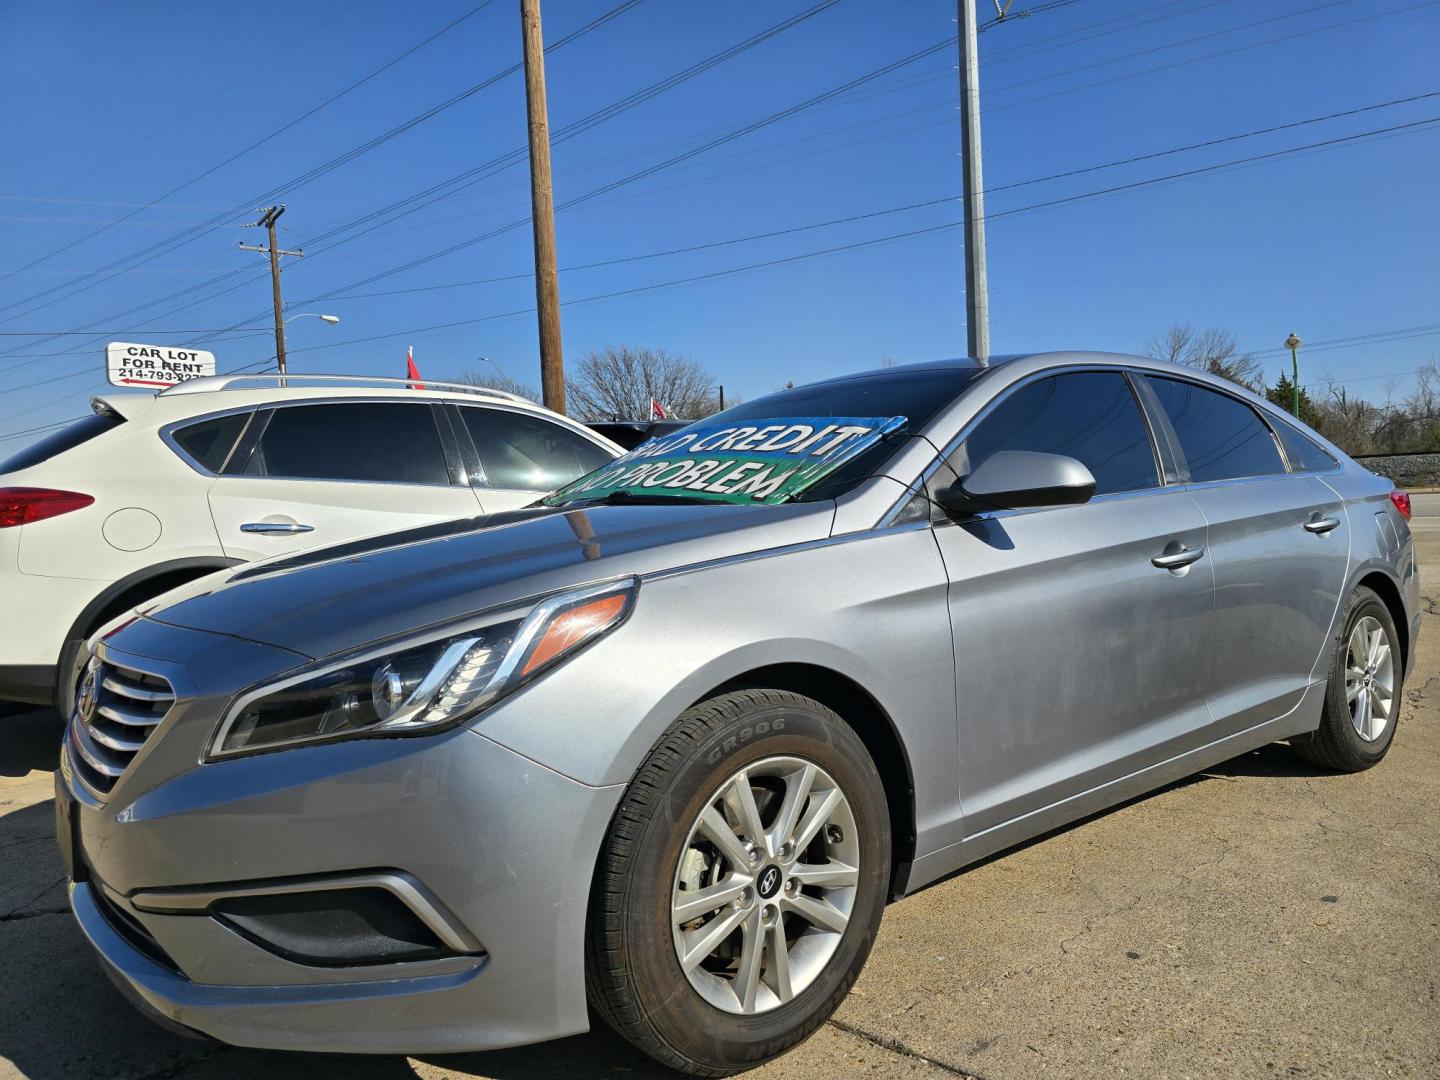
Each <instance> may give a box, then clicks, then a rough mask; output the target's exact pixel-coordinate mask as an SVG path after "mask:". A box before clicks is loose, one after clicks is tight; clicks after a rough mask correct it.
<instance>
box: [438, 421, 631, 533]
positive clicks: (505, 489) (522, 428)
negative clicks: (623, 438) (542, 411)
mask: <svg viewBox="0 0 1440 1080" xmlns="http://www.w3.org/2000/svg"><path fill="white" fill-rule="evenodd" d="M453 408H454V409H455V411H456V413H457V414H458V416H459V418H460V426H461V428H462V429H463V430H462V435H468V437H469V439H470V443H471V446H472V447H473V449H474V453H475V455H476V461H475V462H474V463H473V464H472V466H471V467H470V468H469V469H468V472H469V473H470V479H471V483H472V484H473V485H474V486H475V491H476V494H477V496H478V497H479V499H480V503H481V505H482V506H483V507H484V509H485V512H486V513H487V514H493V513H496V512H497V511H500V510H514V509H517V508H519V507H521V506H528V505H529V504H530V503H532V502H534V501H535V500H536V499H538V498H540V497H541V496H544V495H548V494H550V492H552V491H554V490H555V489H556V488H558V487H563V486H564V485H565V484H568V483H570V481H571V480H576V479H578V478H580V477H582V476H584V475H585V474H586V473H588V472H593V471H594V470H595V469H598V468H599V467H600V466H601V465H604V464H605V463H606V462H608V461H611V460H612V459H613V458H614V452H613V451H612V450H609V449H607V448H606V447H605V446H603V445H602V444H601V443H599V442H596V441H595V440H593V439H590V438H588V437H586V436H585V435H582V434H581V433H580V432H578V431H574V430H572V429H570V428H568V427H566V426H565V425H563V424H557V423H555V422H554V421H553V420H550V419H547V418H546V417H544V416H537V415H535V414H534V413H528V412H521V411H519V410H514V409H502V408H496V407H493V406H488V405H463V404H456V405H454V406H453Z"/></svg>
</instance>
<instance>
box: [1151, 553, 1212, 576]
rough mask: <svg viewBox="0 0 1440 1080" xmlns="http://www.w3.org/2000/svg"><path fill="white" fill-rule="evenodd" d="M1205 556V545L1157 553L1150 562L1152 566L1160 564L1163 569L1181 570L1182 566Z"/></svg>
mask: <svg viewBox="0 0 1440 1080" xmlns="http://www.w3.org/2000/svg"><path fill="white" fill-rule="evenodd" d="M1204 556H1205V549H1204V548H1203V547H1193V548H1181V549H1180V550H1179V551H1171V552H1167V553H1166V554H1164V555H1156V556H1155V557H1154V558H1153V559H1151V560H1150V563H1151V565H1152V566H1158V567H1159V568H1160V569H1161V570H1179V569H1180V568H1181V567H1182V566H1189V565H1190V564H1191V563H1193V562H1195V561H1197V560H1198V559H1202V558H1204Z"/></svg>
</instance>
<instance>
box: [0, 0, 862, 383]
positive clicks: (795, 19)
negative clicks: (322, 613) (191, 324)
mask: <svg viewBox="0 0 1440 1080" xmlns="http://www.w3.org/2000/svg"><path fill="white" fill-rule="evenodd" d="M638 2H639V0H631V5H624V4H622V5H621V6H620V7H619V8H615V9H612V11H611V12H609V13H607V16H602V17H601V19H597V20H594V21H593V22H592V23H590V24H587V26H585V27H581V28H580V30H578V31H575V32H572V33H571V34H569V35H567V36H566V37H564V38H561V39H560V40H558V41H556V42H555V43H553V44H552V45H551V46H550V47H549V48H547V49H546V52H547V53H549V52H551V51H553V50H554V49H556V48H559V47H560V46H561V45H564V44H565V43H566V42H568V41H573V40H575V39H576V38H577V37H579V36H581V35H582V34H583V33H588V32H589V31H590V30H591V29H594V28H595V27H597V26H598V25H601V24H602V21H606V20H607V17H608V18H613V17H614V16H615V15H617V14H619V13H620V12H621V11H622V10H623V9H625V8H626V7H627V6H633V4H634V3H638ZM837 2H838V0H821V2H820V3H817V4H814V5H813V6H811V7H810V8H807V9H805V10H804V11H801V12H800V13H798V14H797V15H794V16H791V17H790V18H787V19H784V20H782V21H780V22H779V23H776V24H775V25H773V26H771V27H768V28H767V29H765V30H762V31H761V32H760V33H758V34H755V35H752V36H751V37H749V38H747V39H745V40H743V41H741V42H739V43H737V44H736V45H733V46H731V47H729V48H728V49H724V50H721V51H720V52H718V53H716V54H714V55H712V56H710V57H707V58H706V59H704V60H701V61H699V62H697V63H695V64H691V65H690V66H689V67H687V68H684V69H682V70H681V71H678V72H676V73H674V74H672V75H670V76H668V77H667V78H665V79H662V80H659V81H658V82H656V83H652V84H651V85H649V86H647V87H645V88H643V89H641V90H639V91H636V92H634V93H632V94H630V95H628V96H626V97H624V98H621V99H620V100H619V101H617V102H613V103H611V104H610V105H608V106H606V107H604V108H602V109H599V110H597V111H596V112H593V113H590V114H588V115H587V116H585V117H582V118H580V119H579V120H577V121H574V122H572V123H571V124H568V125H565V126H564V127H563V128H561V129H560V130H559V131H558V132H556V135H555V140H554V141H563V140H564V139H568V138H571V137H573V136H575V135H578V134H581V133H583V132H584V131H588V130H590V129H591V128H593V127H595V126H596V125H597V124H599V123H602V122H604V121H605V120H609V119H612V118H613V117H615V116H618V115H620V113H622V112H625V111H628V110H629V109H632V108H635V107H637V106H639V105H641V104H644V103H645V102H647V101H649V100H651V99H653V98H654V97H656V96H658V95H659V94H661V93H663V92H665V91H667V90H669V89H672V88H673V87H675V86H678V85H680V84H681V83H683V82H686V81H688V80H690V79H693V78H695V77H697V76H699V75H700V74H703V73H704V72H706V71H708V70H710V69H711V68H713V67H715V66H716V65H718V64H720V63H723V62H725V61H727V60H730V59H732V58H734V57H735V56H738V55H740V54H742V53H744V52H747V51H749V50H750V49H753V48H755V47H757V46H758V45H760V44H762V43H764V42H766V41H768V40H770V39H771V38H773V37H775V36H776V35H777V34H779V33H782V32H784V31H785V30H788V29H790V28H792V27H794V26H797V25H799V24H800V23H802V22H804V21H806V20H808V19H810V18H812V17H814V16H815V15H818V14H820V13H821V12H823V11H825V10H828V9H829V8H830V7H832V6H834V5H835V4H836V3H837ZM516 67H517V68H518V65H516ZM502 74H503V73H502ZM525 153H526V151H525V148H524V147H519V148H517V149H515V150H511V151H508V152H507V153H505V154H502V155H500V157H498V158H495V159H493V160H492V161H491V162H487V163H486V164H484V165H481V166H479V167H477V168H475V169H471V170H467V171H466V172H465V173H462V174H460V176H459V177H454V178H451V180H449V181H444V182H442V183H440V184H436V185H432V186H431V187H429V188H427V189H425V190H424V191H422V192H419V193H417V194H416V195H411V196H408V197H407V198H406V199H402V200H400V201H399V202H397V203H392V204H391V205H390V206H389V207H385V208H382V209H381V210H378V211H373V212H371V213H370V214H367V215H365V216H363V217H361V218H359V219H355V220H353V221H350V222H347V223H343V224H342V225H339V226H336V227H334V228H331V229H329V230H327V231H326V232H324V233H321V234H319V235H318V236H316V237H313V238H312V239H311V240H310V241H308V242H307V246H309V245H310V244H313V243H316V242H319V241H323V240H325V239H328V238H329V237H332V236H335V235H336V234H338V233H341V232H344V231H346V230H347V229H352V228H354V227H355V226H356V225H357V224H362V223H365V222H367V221H369V220H371V219H373V218H375V217H377V216H379V215H382V214H384V213H387V212H390V211H393V210H395V209H397V208H402V207H404V206H405V204H406V203H409V202H413V201H414V200H416V199H419V198H422V197H424V196H426V195H430V194H433V193H434V192H436V191H439V190H441V189H443V188H445V187H447V186H449V185H451V184H453V183H454V182H455V180H458V179H462V178H466V177H469V176H472V175H474V174H476V173H479V172H481V171H483V170H487V169H493V168H495V167H503V166H504V165H506V164H510V163H513V162H518V161H520V160H523V158H524V155H525ZM441 197H443V196H441ZM431 201H432V202H433V201H438V200H436V199H432V200H431ZM424 205H428V204H424V203H422V204H420V205H418V206H412V207H410V208H409V209H407V210H405V211H404V213H403V214H401V215H398V216H405V214H409V213H413V212H414V211H415V210H418V209H422V208H423V206H424ZM391 220H392V221H394V220H398V217H396V218H392V219H391ZM528 221H529V218H528V216H527V217H526V218H523V219H521V221H520V222H519V223H518V224H519V225H523V224H525V223H526V222H528ZM377 227H378V226H377ZM368 231H371V230H369V229H367V230H364V232H368ZM364 232H361V233H357V234H355V235H353V236H350V237H346V238H344V239H342V240H340V241H339V242H337V243H336V244H331V245H330V246H329V247H324V248H320V249H319V251H318V252H316V251H313V250H312V254H321V253H323V252H325V251H329V250H333V248H335V247H338V246H340V244H344V243H349V242H350V241H352V240H354V239H357V238H358V237H359V236H361V235H364ZM248 273H249V272H248V270H247V269H246V268H240V269H237V270H232V271H229V272H228V273H226V274H223V275H221V277H220V278H217V279H215V280H213V281H210V282H201V283H199V284H196V285H192V286H190V287H189V288H187V289H183V290H180V291H179V292H176V293H172V294H170V296H169V297H167V298H168V299H178V298H179V297H181V296H184V295H186V294H187V293H194V292H196V291H199V290H202V289H206V288H210V287H212V286H214V285H216V284H219V283H220V282H222V281H224V280H227V279H233V278H235V277H237V276H241V275H247V274H248ZM258 276H259V275H250V276H248V277H246V279H245V280H243V281H238V282H235V283H234V284H232V285H230V286H229V287H228V288H226V289H225V290H223V291H225V292H228V291H233V290H234V289H236V288H240V287H243V286H244V285H246V284H249V283H250V281H251V280H256V279H257V278H258ZM215 295H219V294H215ZM322 298H323V297H317V298H311V299H322ZM210 299H214V296H213V295H212V296H211V297H210ZM163 302H164V301H163V300H161V301H156V302H151V303H149V304H145V305H141V307H140V308H132V309H130V311H129V312H125V313H122V315H123V314H128V313H132V312H134V311H136V310H142V309H143V308H144V307H151V306H154V305H155V303H163ZM303 302H304V303H308V302H310V300H306V301H303ZM184 306H185V307H188V306H193V305H188V304H187V305H184ZM177 310H183V307H182V308H178V309H172V310H171V312H170V314H174V312H175V311H177ZM116 317H117V316H115V315H111V316H108V318H116ZM258 317H259V316H252V317H250V318H248V319H246V320H242V322H241V323H236V324H234V326H233V327H231V328H230V329H236V328H239V327H240V326H242V325H243V323H244V322H249V321H253V319H254V318H258ZM186 344H195V343H194V342H187V343H186ZM52 355H63V354H52ZM17 366H21V367H23V366H25V365H17Z"/></svg>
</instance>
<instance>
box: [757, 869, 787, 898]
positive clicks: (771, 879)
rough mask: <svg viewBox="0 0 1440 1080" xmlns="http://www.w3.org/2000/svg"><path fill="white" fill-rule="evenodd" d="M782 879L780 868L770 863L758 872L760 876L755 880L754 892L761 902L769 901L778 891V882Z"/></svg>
mask: <svg viewBox="0 0 1440 1080" xmlns="http://www.w3.org/2000/svg"><path fill="white" fill-rule="evenodd" d="M783 877H784V875H783V874H781V873H780V867H778V866H776V865H775V864H774V863H771V864H770V865H769V866H767V867H765V869H764V870H761V871H760V876H759V877H758V878H756V879H755V891H756V892H758V893H759V894H760V899H761V900H769V899H771V898H772V897H774V895H775V894H776V893H778V892H779V891H780V881H781V879H782V878H783Z"/></svg>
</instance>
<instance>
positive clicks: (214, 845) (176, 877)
mask: <svg viewBox="0 0 1440 1080" xmlns="http://www.w3.org/2000/svg"><path fill="white" fill-rule="evenodd" d="M123 790H125V792H126V794H125V796H124V797H123V798H120V799H113V800H112V801H111V802H110V803H106V804H100V803H97V802H96V801H95V800H94V798H93V797H92V796H91V795H90V794H88V793H87V792H86V791H85V789H84V787H83V785H80V784H79V783H78V782H76V780H75V779H74V777H73V773H72V767H71V763H70V760H69V750H68V745H67V749H66V750H65V751H64V752H63V754H62V760H61V769H60V771H59V773H58V774H57V777H56V807H57V815H58V817H59V819H60V820H59V825H60V827H59V829H58V830H57V831H58V833H59V834H60V837H61V845H62V850H65V851H66V853H67V856H68V862H67V865H71V866H73V868H74V870H73V875H72V876H73V877H77V878H79V880H72V884H71V888H70V894H71V905H72V907H73V909H74V911H75V915H76V917H77V919H78V920H79V923H80V926H81V928H82V930H83V931H84V932H85V935H86V936H87V937H88V938H89V939H90V942H91V944H93V945H94V946H95V948H96V949H97V950H98V951H99V952H100V955H101V957H102V959H103V961H104V963H105V964H106V966H107V967H108V968H109V969H110V972H111V974H112V976H113V977H115V978H117V979H119V980H120V981H121V982H122V983H123V984H124V985H125V986H126V987H128V988H129V991H130V992H131V993H133V994H134V995H135V996H136V997H138V998H139V999H140V1000H141V1001H142V1002H143V1003H144V1005H145V1007H146V1008H147V1009H150V1010H154V1012H156V1013H158V1014H159V1015H160V1016H162V1017H164V1018H166V1019H168V1020H169V1021H171V1022H173V1023H175V1024H178V1025H181V1026H183V1027H185V1028H187V1029H191V1030H193V1031H196V1032H199V1033H202V1034H205V1035H209V1036H212V1037H214V1038H216V1039H219V1040H221V1041H223V1042H227V1043H233V1044H236V1045H241V1046H251V1047H265V1048H276V1049H291V1050H315V1051H334V1052H351V1053H354V1052H362V1053H425V1052H432V1053H433V1052H449V1051H460V1050H476V1049H493V1048H499V1047H505V1046H514V1045H519V1044H523V1043H529V1042H537V1041H541V1040H544V1039H549V1038H556V1037H559V1036H563V1035H569V1034H574V1033H577V1032H581V1031H584V1030H586V1028H587V1027H588V1020H587V1011H586V1002H585V988H584V984H585V980H584V929H585V912H586V906H587V902H588V895H589V887H590V876H591V872H592V870H593V868H594V864H595V857H596V853H597V852H598V850H599V847H600V843H601V840H602V837H603V834H604V831H605V828H606V826H607V824H608V822H609V819H610V815H611V813H612V811H613V809H614V806H615V803H616V802H617V801H618V799H619V796H620V793H621V790H622V789H621V788H620V787H603V788H595V787H587V786H586V785H584V784H580V783H577V782H575V781H573V780H570V779H568V778H565V777H562V776H561V775H559V774H558V773H556V772H554V771H552V770H550V769H547V768H545V767H544V766H541V765H539V764H537V763H535V762H533V761H530V760H529V759H527V758H524V757H522V756H520V755H518V754H516V753H514V752H513V751H510V750H507V749H505V748H503V747H501V746H499V745H498V744H496V743H494V742H492V741H491V740H489V739H487V738H485V737H484V736H483V735H479V734H477V733H475V732H473V731H471V730H468V729H464V728H461V729H457V730H455V731H452V732H449V733H446V734H443V735H438V736H433V737H429V738H414V739H388V740H382V739H376V740H357V741H355V742H353V743H341V744H337V745H334V746H328V747H316V748H312V749H309V750H291V751H286V752H284V753H282V754H272V755H264V756H260V757H253V758H241V759H237V760H235V761H229V762H220V763H215V764H213V765H206V766H203V767H200V768H196V769H191V770H190V771H188V772H183V773H180V774H179V775H177V776H175V777H173V778H172V779H170V780H168V781H165V782H161V783H159V784H158V785H157V786H155V787H152V788H150V789H149V790H146V791H144V792H143V793H142V794H140V795H138V796H136V797H133V799H132V801H129V802H128V804H126V805H121V804H122V803H125V800H126V799H131V798H132V797H131V796H130V795H129V792H130V791H133V790H134V787H133V785H132V786H131V787H129V788H126V789H123ZM116 791H117V793H119V792H121V791H122V789H121V788H117V789H116ZM379 868H389V869H393V870H395V871H398V872H400V873H402V874H404V875H406V876H407V877H408V878H409V879H410V880H413V881H416V882H418V883H421V884H422V885H423V888H424V890H426V892H427V895H429V896H431V897H433V898H434V900H435V901H436V905H437V906H438V907H439V908H440V909H441V910H442V911H444V912H445V913H446V915H447V916H448V917H450V918H452V919H453V921H454V923H455V924H456V927H457V930H458V931H459V932H461V933H462V934H469V935H471V936H472V939H478V942H479V943H482V944H483V951H480V950H475V951H474V952H472V953H471V954H468V955H467V954H456V955H450V956H447V957H445V958H440V959H427V960H420V961H401V962H395V963H388V964H367V965H364V966H316V965H313V964H310V963H301V962H296V961H295V960H293V959H288V958H286V957H285V956H282V955H277V954H276V953H275V952H274V951H272V950H270V949H267V948H265V947H262V945H261V944H260V943H257V942H256V941H255V940H253V939H252V938H250V937H247V936H245V935H242V934H241V933H238V932H236V930H235V929H233V928H232V927H231V926H230V925H228V924H227V923H226V922H223V921H221V920H220V919H219V918H216V917H214V915H213V914H212V913H211V912H210V911H209V910H207V909H204V908H199V909H196V910H195V911H193V912H191V913H188V914H173V913H172V914H162V913H158V912H156V911H155V910H147V909H146V907H144V906H140V905H138V904H137V903H136V902H135V898H136V896H137V894H145V893H147V892H148V893H152V894H153V892H154V890H156V889H174V888H176V887H181V886H190V887H195V888H199V887H201V886H203V887H204V889H205V890H206V891H215V892H221V893H223V892H224V891H225V890H226V888H227V885H226V883H237V886H239V885H244V884H249V885H253V884H254V883H255V882H272V883H273V882H274V881H276V880H277V879H294V878H300V877H307V876H309V877H314V876H317V875H344V874H356V873H361V872H373V871H375V870H377V869H379ZM139 899H140V901H141V904H144V903H146V898H145V896H143V895H141V896H140V897H139ZM152 944H153V946H154V948H151V947H150V946H151V945H152Z"/></svg>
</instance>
